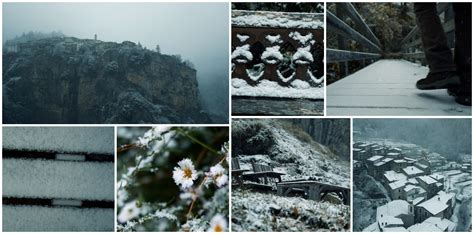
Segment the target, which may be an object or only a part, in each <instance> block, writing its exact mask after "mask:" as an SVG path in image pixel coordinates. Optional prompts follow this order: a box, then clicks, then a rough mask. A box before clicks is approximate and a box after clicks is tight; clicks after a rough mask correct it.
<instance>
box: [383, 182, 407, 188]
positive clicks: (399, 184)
mask: <svg viewBox="0 0 474 234" xmlns="http://www.w3.org/2000/svg"><path fill="white" fill-rule="evenodd" d="M406 184H407V181H406V180H398V181H395V182H392V183H390V184H388V186H389V187H390V189H392V190H394V189H398V188H402V187H404V186H405V185H406Z"/></svg>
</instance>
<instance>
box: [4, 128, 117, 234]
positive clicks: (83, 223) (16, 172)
mask: <svg viewBox="0 0 474 234" xmlns="http://www.w3.org/2000/svg"><path fill="white" fill-rule="evenodd" d="M114 141H115V140H114V129H113V128H108V127H4V128H3V147H5V148H7V149H9V150H20V151H36V153H35V154H29V153H25V156H23V155H18V154H21V153H17V152H16V151H9V153H8V155H5V154H4V155H3V157H4V158H3V168H2V177H3V194H2V195H3V197H4V198H8V199H9V201H10V202H8V204H4V206H3V230H4V231H6V230H9V231H112V230H113V229H114V209H113V207H110V208H104V207H103V206H100V205H96V204H98V203H95V202H100V203H102V202H104V204H107V203H112V204H113V200H114V185H115V183H114V174H115V168H114V163H113V161H112V162H109V161H108V160H109V159H108V158H107V160H106V161H105V162H95V161H85V158H86V157H85V154H89V153H90V154H94V155H101V156H99V157H113V155H114ZM5 148H4V149H5ZM38 152H39V153H38ZM42 152H48V154H46V155H51V156H52V157H45V156H43V155H45V154H43V153H42ZM49 152H52V154H50V153H49ZM46 158H47V159H46ZM102 159H103V158H102ZM25 200H28V201H30V202H28V203H27V204H28V205H25V204H24V203H23V202H22V201H25ZM4 201H5V200H4ZM86 201H92V202H91V203H89V204H91V205H90V206H87V208H85V207H84V205H85V204H86ZM44 202H47V204H50V206H45V205H44ZM105 207H107V206H105Z"/></svg>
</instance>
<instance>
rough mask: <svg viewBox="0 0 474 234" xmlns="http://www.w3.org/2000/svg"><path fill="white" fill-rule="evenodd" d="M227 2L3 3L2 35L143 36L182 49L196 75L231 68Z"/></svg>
mask: <svg viewBox="0 0 474 234" xmlns="http://www.w3.org/2000/svg"><path fill="white" fill-rule="evenodd" d="M228 23H229V12H228V4H227V3H3V41H5V39H11V38H13V37H15V36H17V35H21V34H22V33H23V32H28V31H41V32H51V31H62V32H63V33H64V34H66V35H67V36H74V37H78V38H90V39H92V38H93V37H94V34H97V36H98V39H99V40H103V41H115V42H122V41H125V40H128V41H133V42H140V43H141V44H142V45H143V46H146V47H147V48H150V49H154V48H155V47H156V45H157V44H159V45H160V47H161V52H162V53H164V54H181V56H182V57H183V59H189V60H191V61H192V62H193V63H194V64H195V65H196V67H197V70H198V76H199V75H201V76H203V75H207V74H213V73H214V74H222V73H223V72H225V74H227V71H228V64H229V62H228V53H229V49H228V30H229V29H228V28H229V27H228Z"/></svg>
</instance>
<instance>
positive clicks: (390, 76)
mask: <svg viewBox="0 0 474 234" xmlns="http://www.w3.org/2000/svg"><path fill="white" fill-rule="evenodd" d="M427 73H428V69H427V68H426V67H422V66H419V65H417V64H414V63H410V62H408V61H405V60H379V61H377V62H375V63H373V64H371V65H369V66H367V67H365V68H363V69H362V70H359V71H357V72H356V73H354V74H352V75H349V76H347V77H345V78H344V79H342V80H340V81H337V82H335V83H334V84H331V85H328V86H327V113H328V115H355V116H361V115H397V116H403V115H471V109H470V107H465V106H462V105H459V104H457V103H456V102H455V101H454V98H453V97H451V96H449V95H448V94H447V92H446V90H430V91H423V90H418V89H416V87H415V84H416V81H417V80H419V79H422V78H424V77H425V76H426V74H427Z"/></svg>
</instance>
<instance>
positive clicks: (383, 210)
mask: <svg viewBox="0 0 474 234" xmlns="http://www.w3.org/2000/svg"><path fill="white" fill-rule="evenodd" d="M406 214H410V204H408V202H407V201H404V200H393V201H390V202H389V203H387V204H385V205H383V206H379V207H378V208H377V220H378V219H380V218H383V217H396V218H397V217H400V216H401V215H406Z"/></svg>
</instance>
